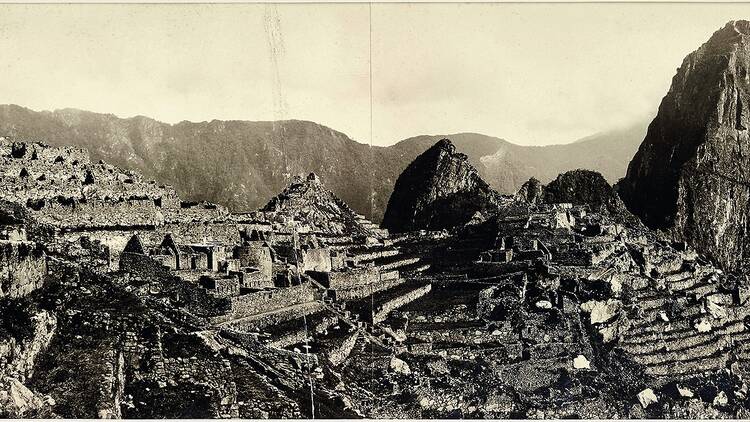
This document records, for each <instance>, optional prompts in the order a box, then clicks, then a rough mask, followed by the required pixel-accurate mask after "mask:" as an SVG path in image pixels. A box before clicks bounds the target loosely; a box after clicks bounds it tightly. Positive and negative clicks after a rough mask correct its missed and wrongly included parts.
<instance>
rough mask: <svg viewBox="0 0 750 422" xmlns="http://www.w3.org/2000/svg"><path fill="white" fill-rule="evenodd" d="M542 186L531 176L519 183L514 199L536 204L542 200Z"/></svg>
mask: <svg viewBox="0 0 750 422" xmlns="http://www.w3.org/2000/svg"><path fill="white" fill-rule="evenodd" d="M543 192H544V186H543V185H542V182H540V181H539V180H538V179H536V178H535V177H532V178H531V179H529V180H528V181H526V182H525V183H524V184H523V185H521V189H519V190H518V192H516V200H518V201H523V202H528V203H529V204H536V203H539V202H541V201H542V195H543Z"/></svg>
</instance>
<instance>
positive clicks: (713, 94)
mask: <svg viewBox="0 0 750 422" xmlns="http://www.w3.org/2000/svg"><path fill="white" fill-rule="evenodd" d="M749 72H750V22H748V21H731V22H729V23H727V24H726V26H724V27H723V28H721V29H719V30H718V31H716V32H715V33H714V34H713V35H712V36H711V38H710V39H709V40H708V41H707V42H706V43H705V44H703V45H702V46H701V47H700V48H698V49H697V50H696V51H694V52H692V53H690V54H689V55H688V56H687V57H686V58H685V60H684V61H683V62H682V65H681V66H680V68H679V69H678V70H677V74H676V75H675V76H674V78H673V79H672V85H671V87H670V89H669V92H668V93H667V95H666V96H665V97H664V99H663V100H662V103H661V105H660V107H659V113H658V114H657V116H656V118H655V119H654V120H653V122H651V125H650V126H649V128H648V133H647V135H646V138H645V139H644V141H643V143H642V144H641V146H640V148H639V149H638V152H637V154H636V155H635V157H634V158H633V160H632V161H631V162H630V165H629V166H628V172H627V177H626V178H625V179H623V181H622V182H621V183H620V185H619V191H620V194H621V196H622V197H623V199H624V201H625V203H626V205H627V206H628V208H629V209H630V210H631V211H632V212H633V213H634V214H636V215H638V216H639V217H641V219H642V220H643V221H644V222H645V223H646V224H647V225H648V226H650V227H652V228H659V229H664V230H665V231H667V232H668V233H670V234H671V235H672V236H673V237H674V238H675V239H678V240H685V241H687V242H689V243H690V244H692V245H693V246H694V247H695V248H696V249H697V250H698V251H699V252H702V253H704V254H706V255H708V256H709V257H711V258H713V259H714V260H715V261H717V262H718V263H720V264H721V265H722V266H723V267H725V268H729V269H733V268H736V267H738V266H739V265H740V264H741V263H742V262H743V261H746V260H747V259H748V258H750V240H749V238H748V236H747V233H748V222H749V221H750V174H749V173H748V170H747V169H748V167H750V137H749V134H748V128H749V127H750V114H749V113H748V104H750V80H749V79H748V75H749Z"/></svg>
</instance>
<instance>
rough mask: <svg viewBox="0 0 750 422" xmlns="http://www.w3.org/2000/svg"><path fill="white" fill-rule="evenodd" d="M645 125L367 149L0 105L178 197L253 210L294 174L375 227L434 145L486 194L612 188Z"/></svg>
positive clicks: (305, 129)
mask: <svg viewBox="0 0 750 422" xmlns="http://www.w3.org/2000/svg"><path fill="white" fill-rule="evenodd" d="M647 125H648V122H642V123H640V124H637V125H633V126H631V127H628V128H625V129H622V130H616V131H611V132H605V133H601V134H597V135H594V136H591V137H588V138H585V139H582V140H580V141H577V142H573V143H570V144H564V145H548V146H542V147H529V146H521V145H516V144H513V143H510V142H508V141H505V140H503V139H500V138H494V137H490V136H486V135H480V134H476V133H460V134H443V135H425V136H417V137H414V138H409V139H405V140H403V141H401V142H398V143H397V144H395V145H392V146H389V147H379V146H373V147H371V146H369V145H367V144H362V143H359V142H356V141H354V140H352V139H350V138H349V137H348V136H346V135H345V134H343V133H341V132H337V131H335V130H333V129H330V128H327V127H325V126H322V125H319V124H316V123H313V122H307V121H298V120H286V121H278V122H250V121H236V120H232V121H220V120H213V121H210V122H200V123H193V122H187V121H184V122H180V123H177V124H174V125H171V124H168V123H163V122H159V121H157V120H154V119H151V118H148V117H144V116H136V117H131V118H127V119H123V118H119V117H117V116H115V115H112V114H100V113H93V112H88V111H82V110H76V109H62V110H55V111H52V112H50V111H39V112H37V111H33V110H30V109H27V108H24V107H20V106H17V105H0V136H10V137H15V138H17V139H19V140H36V141H42V142H45V143H48V144H50V145H56V146H59V145H76V146H80V147H84V148H87V149H88V150H89V151H90V153H91V156H92V158H93V159H95V160H99V159H101V160H104V161H107V162H109V163H111V164H115V165H117V166H120V167H124V168H128V169H133V170H137V171H140V172H141V173H143V174H144V175H145V176H146V177H149V178H153V179H155V180H157V181H159V182H160V183H165V184H171V185H173V186H174V187H175V188H176V189H177V191H178V193H179V194H180V195H181V196H182V197H183V198H187V199H192V200H207V201H211V202H216V203H220V204H223V205H226V206H227V207H229V208H230V209H232V210H234V211H245V210H253V209H257V208H259V207H261V206H263V205H264V204H265V203H266V202H268V200H269V199H270V198H272V197H273V196H274V195H276V194H277V193H278V192H280V191H281V190H283V189H284V187H286V186H287V185H288V184H289V182H290V180H291V178H292V177H293V176H295V175H307V174H308V173H310V172H315V173H317V174H318V175H319V176H320V178H321V179H322V180H323V182H324V183H325V185H326V186H327V187H328V188H330V189H331V190H332V191H333V192H334V193H335V194H336V195H338V196H339V197H340V198H341V199H343V200H344V201H345V202H346V203H347V204H349V205H350V206H351V207H352V208H353V209H354V210H356V211H358V212H360V213H362V214H364V215H365V216H367V217H368V218H371V219H373V220H375V221H380V220H381V219H382V217H383V213H384V211H385V207H386V205H387V204H388V199H389V197H390V195H391V192H392V191H393V186H394V184H395V182H396V179H397V178H398V176H399V175H400V174H401V172H402V171H403V170H404V169H405V168H406V167H407V166H408V165H409V163H411V162H412V161H413V160H414V158H416V157H417V156H418V155H419V154H421V153H422V152H424V151H426V150H427V149H428V148H429V147H430V146H432V145H433V144H435V143H436V142H437V141H438V140H440V139H442V138H449V139H450V140H451V141H452V142H453V144H454V145H455V146H456V148H457V149H458V151H460V152H463V153H465V154H466V155H468V157H469V161H470V162H471V163H472V164H473V165H474V166H475V167H476V168H477V170H478V171H479V173H480V175H481V176H482V178H483V179H484V180H486V181H487V182H488V183H489V184H490V186H492V187H493V188H495V189H497V190H498V191H500V192H503V193H511V192H515V191H516V190H517V189H518V188H519V187H520V186H521V184H523V182H525V181H526V180H528V179H529V178H530V177H532V176H534V177H536V178H538V179H540V180H541V181H542V182H547V181H549V180H552V179H553V178H555V177H556V176H557V175H558V174H559V173H561V172H563V171H566V170H571V169H577V168H586V169H590V170H596V171H599V172H601V173H602V174H603V175H604V176H605V177H606V178H607V179H608V180H609V182H611V183H614V182H616V181H617V180H618V179H619V178H621V177H623V176H624V175H625V172H626V168H627V165H628V163H629V161H630V159H631V158H632V157H633V155H634V154H635V152H636V150H637V149H638V145H639V144H640V143H641V141H642V140H643V136H644V134H645V132H646V128H647Z"/></svg>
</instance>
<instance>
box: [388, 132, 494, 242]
mask: <svg viewBox="0 0 750 422" xmlns="http://www.w3.org/2000/svg"><path fill="white" fill-rule="evenodd" d="M496 201H497V194H496V193H495V192H494V191H493V190H492V189H490V187H489V185H488V184H487V183H486V182H485V181H484V180H482V178H481V177H480V176H479V173H477V170H476V169H475V168H474V167H473V166H472V165H471V164H470V163H469V158H468V157H467V156H466V155H464V154H461V153H459V152H456V147H455V146H454V145H453V144H452V143H451V141H449V140H448V139H443V140H441V141H439V142H438V143H436V144H435V145H433V146H432V147H431V148H430V149H428V150H427V151H425V152H424V153H423V154H421V155H420V156H419V157H417V158H416V159H415V160H414V161H413V162H412V163H411V164H410V165H409V166H408V167H407V168H406V170H404V172H403V173H401V176H399V178H398V180H396V186H395V187H394V189H393V194H392V195H391V198H390V200H389V201H388V208H386V211H385V217H384V218H383V227H385V228H387V229H389V230H390V231H392V232H404V231H411V230H420V229H431V230H435V229H444V228H449V227H454V226H457V225H461V224H464V223H466V222H467V221H469V220H470V219H471V217H472V216H473V215H474V214H475V213H476V212H477V211H484V210H487V209H491V208H493V206H494V204H495V203H496Z"/></svg>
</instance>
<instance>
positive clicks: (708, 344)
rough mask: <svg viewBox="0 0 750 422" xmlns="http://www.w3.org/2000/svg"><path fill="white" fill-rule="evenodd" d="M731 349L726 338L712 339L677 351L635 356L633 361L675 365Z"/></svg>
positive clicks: (649, 364) (650, 364)
mask: <svg viewBox="0 0 750 422" xmlns="http://www.w3.org/2000/svg"><path fill="white" fill-rule="evenodd" d="M730 347H731V342H730V340H729V339H727V338H720V337H713V338H709V339H708V340H705V339H704V341H703V342H702V343H699V344H695V345H693V346H685V347H683V348H681V349H679V350H673V351H663V352H662V351H656V352H653V353H650V354H635V355H633V360H634V361H636V362H638V363H640V364H643V365H646V366H658V365H666V364H669V363H676V362H682V361H688V360H695V359H700V358H706V357H710V356H714V355H718V354H721V353H726V351H727V349H728V348H730Z"/></svg>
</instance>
